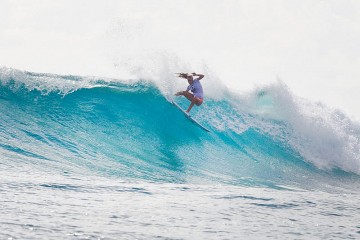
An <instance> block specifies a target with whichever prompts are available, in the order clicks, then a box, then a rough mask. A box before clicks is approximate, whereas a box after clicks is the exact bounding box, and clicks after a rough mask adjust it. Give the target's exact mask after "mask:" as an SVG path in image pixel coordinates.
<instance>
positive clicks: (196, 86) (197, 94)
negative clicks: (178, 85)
mask: <svg viewBox="0 0 360 240" xmlns="http://www.w3.org/2000/svg"><path fill="white" fill-rule="evenodd" d="M178 77H181V78H185V79H187V80H188V83H189V86H188V87H187V89H186V91H181V92H177V93H176V94H175V96H185V97H186V98H187V99H188V100H189V101H190V102H191V103H190V106H189V107H188V109H187V110H186V112H187V113H189V112H190V110H191V109H192V107H193V106H194V104H196V106H200V105H201V104H202V103H203V101H204V95H203V89H202V86H201V83H200V80H201V79H203V78H204V74H197V73H192V74H190V73H179V75H178ZM194 77H198V78H196V79H194ZM189 91H191V92H193V93H190V92H189Z"/></svg>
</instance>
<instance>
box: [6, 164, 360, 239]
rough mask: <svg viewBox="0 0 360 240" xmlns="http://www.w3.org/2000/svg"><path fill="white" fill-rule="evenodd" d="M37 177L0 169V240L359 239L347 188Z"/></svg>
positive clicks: (354, 197)
mask: <svg viewBox="0 0 360 240" xmlns="http://www.w3.org/2000/svg"><path fill="white" fill-rule="evenodd" d="M0 166H1V165H0ZM34 172H36V171H34ZM34 172H33V173H28V174H26V173H24V172H22V173H21V174H16V173H12V174H9V172H4V171H1V182H0V183H1V184H0V192H1V199H0V216H1V219H0V226H1V232H0V239H120V238H122V239H134V238H137V239H153V238H159V239H239V238H246V239H264V238H270V239H359V238H360V214H359V213H360V207H359V200H360V198H359V194H358V193H354V192H351V191H347V192H345V191H343V190H342V191H337V190H334V191H333V192H321V191H315V190H300V189H293V188H292V189H290V188H286V187H283V188H279V189H270V188H256V187H238V186H226V185H217V184H172V183H151V182H143V181H135V182H134V181H119V180H115V179H108V178H102V177H94V176H84V175H76V176H75V175H69V174H66V173H65V174H64V175H55V174H44V173H41V172H37V173H34Z"/></svg>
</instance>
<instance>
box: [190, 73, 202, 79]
mask: <svg viewBox="0 0 360 240" xmlns="http://www.w3.org/2000/svg"><path fill="white" fill-rule="evenodd" d="M192 75H193V76H194V77H199V78H198V79H197V80H201V79H203V78H204V77H205V75H204V74H197V73H193V74H192Z"/></svg>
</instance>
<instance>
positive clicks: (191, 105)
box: [186, 101, 195, 113]
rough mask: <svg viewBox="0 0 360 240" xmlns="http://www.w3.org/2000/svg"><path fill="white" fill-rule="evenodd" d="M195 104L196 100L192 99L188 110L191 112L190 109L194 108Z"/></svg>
mask: <svg viewBox="0 0 360 240" xmlns="http://www.w3.org/2000/svg"><path fill="white" fill-rule="evenodd" d="M194 104H195V101H192V102H191V103H190V106H189V107H188V109H187V110H186V112H188V113H189V112H190V110H191V109H192V107H193V106H194Z"/></svg>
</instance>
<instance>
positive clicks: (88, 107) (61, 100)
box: [0, 67, 360, 186]
mask: <svg viewBox="0 0 360 240" xmlns="http://www.w3.org/2000/svg"><path fill="white" fill-rule="evenodd" d="M0 70H1V71H0V83H1V84H0V108H1V111H2V114H1V118H0V123H1V124H0V141H1V145H0V154H1V156H2V158H3V160H4V161H7V162H11V161H22V162H24V164H35V165H37V166H39V167H44V168H51V169H54V168H55V169H59V170H61V171H77V172H81V171H84V170H85V169H86V170H87V171H93V172H95V173H97V174H110V175H114V176H119V177H123V178H141V179H148V180H151V181H166V182H169V181H170V182H203V181H214V182H221V183H231V184H244V185H248V184H251V185H254V184H255V185H268V186H273V185H274V184H275V185H282V184H297V185H298V184H300V185H311V184H317V182H318V181H319V179H324V181H329V179H333V178H334V176H337V177H339V176H343V175H344V174H345V175H346V176H353V175H352V174H360V159H359V156H360V154H359V153H360V152H359V143H360V141H359V136H360V128H359V124H358V123H356V122H353V121H351V120H350V119H349V118H348V117H347V116H345V115H344V114H342V113H341V112H339V111H338V110H333V109H330V108H328V107H326V106H324V105H322V104H319V103H311V102H309V101H306V100H304V99H300V98H298V97H296V96H294V95H293V94H292V93H291V92H290V91H289V90H288V89H287V87H286V85H284V84H283V83H281V82H279V83H277V84H274V85H271V86H265V87H262V88H259V89H256V90H254V91H252V92H248V93H246V94H242V95H240V94H235V93H230V92H229V93H228V94H223V97H222V98H221V99H218V98H212V97H211V96H210V97H207V98H206V99H205V103H204V104H203V105H202V106H201V107H197V108H194V110H193V111H192V115H193V117H194V118H196V119H197V120H198V121H200V122H201V123H202V124H204V125H205V126H206V127H207V128H209V129H210V130H211V133H206V132H204V131H202V130H201V129H199V128H198V127H197V126H195V125H194V124H192V123H191V122H190V121H188V120H187V119H186V118H184V116H183V114H182V113H181V112H179V111H178V110H177V109H176V108H174V107H173V106H172V105H171V104H170V102H169V99H170V95H171V94H172V93H171V91H168V92H164V91H163V89H164V88H163V87H161V86H158V85H157V84H156V83H154V82H151V81H146V80H143V81H134V80H118V79H102V78H97V77H81V76H72V75H68V76H62V75H55V74H43V73H32V72H25V71H19V70H15V69H9V68H4V67H3V68H1V69H0ZM224 91H225V90H224ZM177 101H178V102H179V104H180V105H182V106H183V107H184V108H185V107H186V106H187V105H188V102H187V100H185V99H183V98H177ZM339 173H341V174H339ZM304 176H306V177H304Z"/></svg>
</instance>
